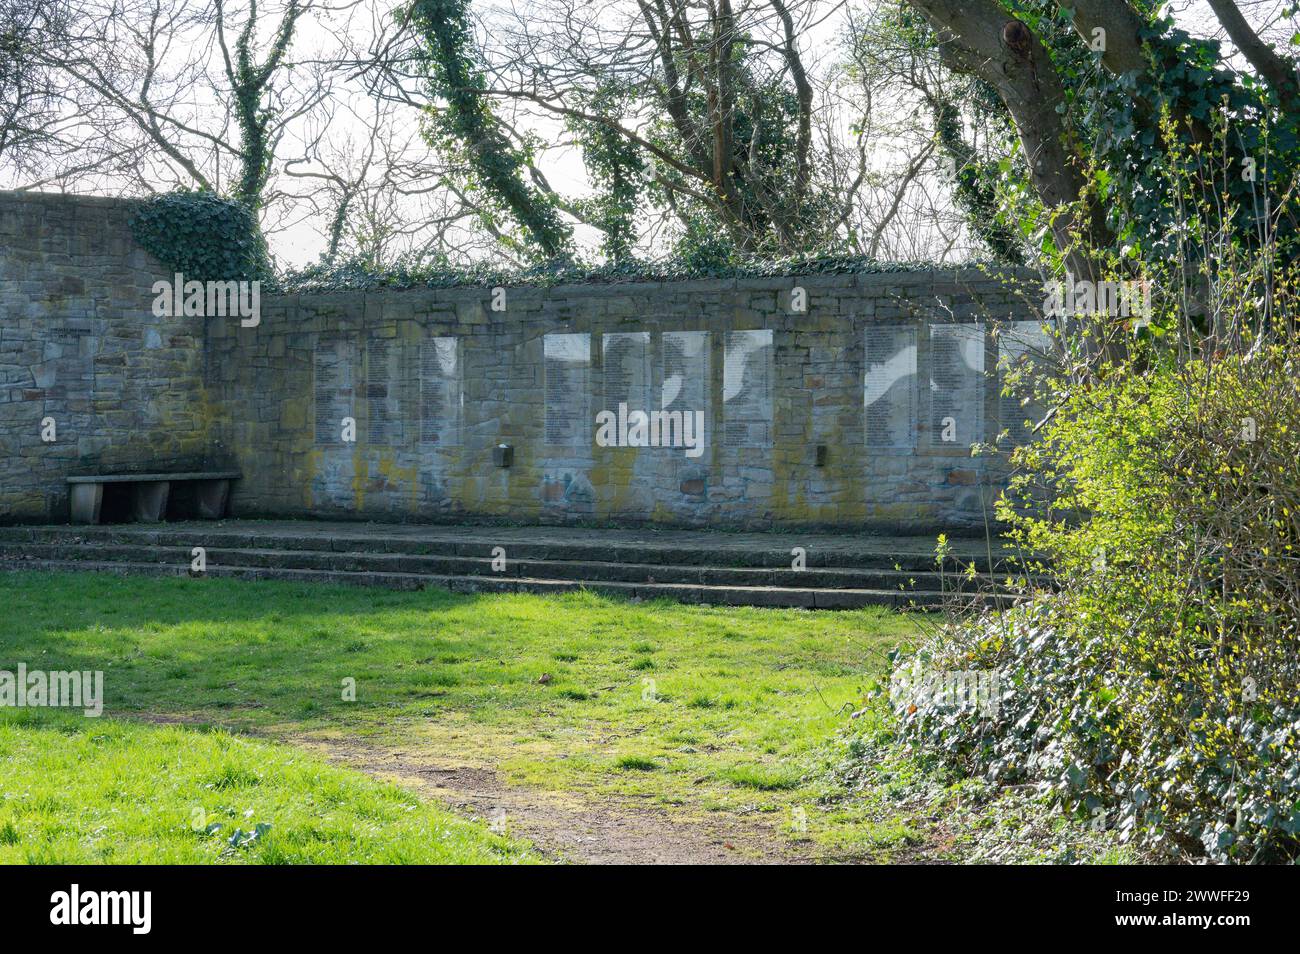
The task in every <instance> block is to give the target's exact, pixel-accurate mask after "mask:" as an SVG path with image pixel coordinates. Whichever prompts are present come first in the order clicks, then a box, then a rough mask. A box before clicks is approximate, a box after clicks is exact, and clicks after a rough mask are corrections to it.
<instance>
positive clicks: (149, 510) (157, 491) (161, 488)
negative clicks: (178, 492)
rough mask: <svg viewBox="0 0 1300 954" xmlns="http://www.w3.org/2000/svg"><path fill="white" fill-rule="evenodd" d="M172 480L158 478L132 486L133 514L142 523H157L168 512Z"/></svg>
mask: <svg viewBox="0 0 1300 954" xmlns="http://www.w3.org/2000/svg"><path fill="white" fill-rule="evenodd" d="M171 487H172V485H171V481H167V480H158V481H147V482H145V483H139V484H133V485H132V486H131V516H132V517H134V518H135V519H136V520H139V521H141V522H142V523H157V522H159V521H160V520H162V518H163V516H164V515H165V514H166V513H167V495H168V494H169V493H170V492H171Z"/></svg>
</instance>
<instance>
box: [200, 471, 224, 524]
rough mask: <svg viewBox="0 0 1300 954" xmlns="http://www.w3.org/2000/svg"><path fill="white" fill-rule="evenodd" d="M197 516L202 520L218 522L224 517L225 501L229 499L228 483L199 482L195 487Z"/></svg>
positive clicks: (214, 481) (219, 481) (222, 481)
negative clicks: (197, 506)
mask: <svg viewBox="0 0 1300 954" xmlns="http://www.w3.org/2000/svg"><path fill="white" fill-rule="evenodd" d="M195 497H196V498H197V501H198V505H199V516H200V517H201V518H202V519H204V520H220V519H221V518H222V517H224V516H225V515H226V501H227V500H229V499H230V481H228V480H200V481H198V485H197V486H196V487H195Z"/></svg>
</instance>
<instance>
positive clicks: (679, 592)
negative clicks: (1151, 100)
mask: <svg viewBox="0 0 1300 954" xmlns="http://www.w3.org/2000/svg"><path fill="white" fill-rule="evenodd" d="M0 570H46V571H66V570H75V571H91V572H99V573H113V574H120V575H125V574H149V575H154V576H187V575H189V565H188V563H186V564H184V565H176V564H168V563H139V562H129V561H116V560H54V559H48V560H46V559H29V560H21V559H6V558H0ZM207 575H208V576H212V577H232V578H236V579H245V580H286V581H293V582H302V583H336V584H349V585H363V586H380V587H386V588H390V589H402V590H418V589H423V588H425V587H429V586H436V587H441V588H444V589H447V590H451V591H453V592H458V593H556V592H572V591H578V590H589V591H592V592H596V593H602V594H609V595H614V596H621V597H624V598H630V599H641V600H651V599H669V600H675V601H677V602H681V603H705V604H711V605H724V606H764V607H774V608H775V607H787V608H790V607H793V608H803V609H859V608H863V607H868V606H889V607H895V608H900V609H907V608H916V609H921V608H929V607H936V606H939V605H941V604H942V603H943V602H944V601H945V600H946V599H951V598H952V597H951V596H945V594H943V593H938V592H931V591H922V592H908V593H900V592H896V591H893V590H872V589H809V588H796V587H778V586H708V585H694V584H687V583H658V582H656V583H628V582H616V581H599V582H590V583H585V582H580V581H576V580H547V579H534V578H530V577H514V578H507V579H501V578H498V577H487V576H441V575H434V574H421V573H374V572H353V571H346V570H311V569H288V568H284V567H248V566H209V568H208V573H207ZM960 598H961V599H968V597H960ZM970 598H973V599H979V597H970Z"/></svg>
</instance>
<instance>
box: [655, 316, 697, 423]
mask: <svg viewBox="0 0 1300 954" xmlns="http://www.w3.org/2000/svg"><path fill="white" fill-rule="evenodd" d="M660 359H661V360H662V362H663V385H662V387H661V390H660V393H659V406H660V407H661V408H663V409H664V410H665V411H682V412H686V411H703V412H704V417H705V419H706V420H707V419H708V416H709V413H708V412H709V333H708V332H707V331H666V332H664V336H663V353H662V354H661V355H660Z"/></svg>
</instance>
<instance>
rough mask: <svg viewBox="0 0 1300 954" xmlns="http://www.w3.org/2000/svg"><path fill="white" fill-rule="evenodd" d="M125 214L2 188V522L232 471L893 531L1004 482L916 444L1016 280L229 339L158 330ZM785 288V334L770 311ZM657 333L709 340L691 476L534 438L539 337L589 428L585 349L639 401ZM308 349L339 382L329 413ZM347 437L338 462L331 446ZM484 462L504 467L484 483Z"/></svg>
mask: <svg viewBox="0 0 1300 954" xmlns="http://www.w3.org/2000/svg"><path fill="white" fill-rule="evenodd" d="M131 210H132V203H131V202H130V201H128V200H115V199H105V198H92V197H73V196H63V195H45V194H28V193H0V522H20V521H22V522H25V521H61V520H65V519H66V518H67V509H68V499H67V487H66V484H65V478H66V477H68V476H70V475H82V474H95V473H130V472H155V471H159V470H202V469H236V470H239V471H241V472H242V474H243V478H242V479H241V480H239V481H238V482H236V484H235V485H234V486H233V488H232V495H231V502H230V508H231V512H232V514H234V515H236V516H281V517H304V516H316V517H329V518H334V519H337V518H345V517H351V518H357V519H369V520H389V521H451V520H458V519H467V518H474V519H490V520H500V521H517V522H553V523H572V522H584V523H591V524H596V525H602V524H662V525H670V526H680V527H692V526H718V527H749V528H764V527H808V528H839V529H868V530H875V531H888V532H907V533H912V532H931V531H934V530H949V531H953V530H961V529H971V528H975V527H979V526H982V525H983V524H984V521H985V517H986V512H987V511H988V510H989V509H990V507H991V502H992V498H993V496H994V495H995V494H996V493H997V491H998V489H999V488H1000V487H1001V486H1002V485H1003V483H1004V481H1005V476H1006V474H1005V465H1004V464H1003V463H1002V462H1001V460H1000V458H999V457H997V456H974V457H973V456H972V455H971V453H970V451H969V447H968V444H962V445H960V446H952V447H947V446H935V442H934V441H933V440H932V439H931V438H932V434H931V430H930V428H931V413H930V410H931V408H930V401H931V399H932V398H931V394H930V365H929V362H930V357H931V352H930V347H929V334H928V332H927V329H928V327H929V325H930V324H937V323H951V322H954V321H956V322H976V321H978V322H984V323H985V328H986V329H988V328H990V324H989V323H993V322H1001V321H1005V320H1010V319H1023V318H1028V317H1030V309H1031V306H1030V304H1029V303H1028V302H1029V301H1030V299H1031V296H1026V295H1025V294H1024V287H1025V286H1024V285H1023V284H1021V285H1019V286H1018V287H1013V286H1012V284H1011V283H1009V282H1008V281H1007V280H1004V279H998V278H994V277H991V276H989V275H987V274H984V273H983V272H980V271H978V270H974V269H957V270H954V269H944V270H929V271H904V272H889V273H879V274H842V275H803V276H798V275H793V276H788V277H780V278H741V279H711V280H697V281H682V282H673V283H657V282H627V283H618V284H579V285H562V286H554V287H529V286H510V287H507V288H506V289H505V291H504V310H494V308H493V290H492V289H490V288H485V287H460V288H440V289H432V288H418V289H410V290H375V291H343V292H328V293H326V292H311V293H297V294H271V293H266V294H263V296H262V301H261V320H260V323H259V324H258V325H257V326H256V327H243V326H241V324H240V321H239V319H238V317H214V316H208V317H203V316H190V317H174V318H172V317H163V318H157V317H154V315H153V314H152V311H151V305H152V302H153V298H154V294H153V292H152V290H151V288H152V285H153V283H154V282H155V281H158V280H159V279H170V278H171V276H170V275H169V274H167V269H166V268H164V267H163V266H162V265H161V264H160V263H159V262H157V261H156V260H154V259H153V258H152V257H151V256H149V255H148V254H147V253H146V252H144V251H143V250H142V249H140V248H139V247H138V246H136V244H135V243H134V240H133V239H132V236H131V232H130V228H129V225H128V222H129V218H130V215H131ZM1026 280H1027V279H1026V276H1019V277H1018V279H1017V281H1018V282H1024V281H1026ZM796 287H800V288H802V289H804V290H805V292H806V296H807V310H806V312H805V313H794V312H792V310H791V307H790V305H791V293H792V290H793V289H795V288H796ZM909 322H911V323H916V327H917V329H918V331H917V341H918V343H919V346H918V348H917V352H916V365H917V376H916V381H917V386H916V388H915V392H914V395H915V408H914V414H915V422H916V423H915V426H916V438H915V442H914V444H913V446H911V447H910V448H897V449H878V448H874V447H868V445H867V441H866V438H865V419H864V406H863V381H864V378H863V375H864V344H863V341H864V334H865V332H866V331H867V330H869V329H870V328H872V327H873V325H874V324H876V323H889V324H892V325H898V324H907V323H909ZM750 329H762V330H770V331H771V333H772V378H771V392H770V393H771V404H770V406H771V421H770V428H769V431H768V434H769V436H768V439H767V440H765V441H759V442H755V443H752V444H749V445H745V446H729V445H728V444H727V443H726V442H725V441H723V440H722V439H721V435H723V434H724V432H725V430H726V428H725V425H726V420H725V413H726V411H725V408H724V400H723V391H724V380H723V378H724V363H725V362H724V348H725V340H726V335H727V333H728V332H734V331H744V330H750ZM673 331H694V332H708V339H707V341H708V343H707V348H708V360H707V363H706V364H705V366H706V367H707V368H708V380H707V382H706V384H705V386H704V389H703V393H704V394H705V395H706V400H705V401H704V404H705V407H704V408H702V410H703V411H704V412H705V414H706V433H707V435H708V437H709V439H708V440H707V442H706V444H705V447H704V451H703V454H702V455H700V456H698V457H693V458H692V457H688V456H686V455H685V454H684V453H683V451H682V449H680V448H671V447H601V446H597V444H596V441H595V439H594V438H595V433H596V428H595V425H594V422H592V421H588V426H586V427H585V430H584V431H583V433H585V434H586V437H585V438H584V439H583V440H581V441H579V442H577V443H573V444H569V445H566V446H553V445H551V444H548V443H547V436H546V428H545V423H546V398H547V393H546V375H547V370H546V365H545V361H544V358H543V355H544V336H545V335H549V334H587V335H590V367H589V372H588V377H587V380H588V382H589V387H590V391H591V393H590V394H589V395H587V397H588V401H587V404H586V407H587V408H589V410H590V413H591V414H592V415H594V413H595V411H596V410H599V409H601V408H602V407H603V406H604V405H603V403H602V371H603V368H602V347H601V342H602V336H603V335H607V334H614V333H620V332H648V333H649V344H648V366H649V369H650V380H649V382H648V384H649V387H648V390H647V391H646V392H645V393H648V394H651V395H654V396H655V400H658V396H659V395H660V393H661V387H662V386H663V371H662V356H663V350H662V349H663V341H664V338H663V335H664V333H665V332H673ZM985 337H986V345H985V347H986V355H987V358H986V362H985V363H986V367H987V368H989V369H992V368H994V367H995V366H996V346H995V344H994V339H993V337H992V335H991V334H987V333H986V336H985ZM432 338H447V339H454V340H455V341H456V342H457V345H456V354H457V368H458V378H457V380H458V384H459V388H460V392H461V393H460V394H459V395H456V394H453V395H452V397H451V401H452V402H455V401H460V402H461V407H460V410H459V412H458V415H457V417H458V423H457V424H456V425H455V426H451V425H447V427H445V428H444V430H443V431H442V432H441V433H439V434H438V435H437V437H436V439H433V438H431V435H430V428H429V427H426V426H423V425H424V423H425V422H424V421H423V416H424V415H427V414H428V413H429V411H428V408H429V407H430V404H429V401H428V397H427V393H426V390H425V389H422V378H421V373H422V372H421V363H420V362H421V355H423V354H425V352H426V351H427V348H426V347H425V343H426V342H428V341H429V340H430V339H432ZM322 353H328V354H330V355H333V356H336V358H337V365H338V366H339V367H342V368H343V370H342V372H338V369H337V368H336V373H341V374H342V376H341V378H338V379H337V380H335V379H333V378H332V379H331V382H332V383H334V384H338V385H339V387H337V388H336V389H335V390H333V391H331V392H330V399H329V400H325V401H322V400H321V399H320V397H319V393H318V392H319V391H320V389H321V386H322V382H321V381H319V380H318V377H319V376H320V375H321V374H322V373H323V372H322V371H321V370H320V368H321V361H320V355H321V354H322ZM981 391H982V396H981V397H979V398H978V399H977V400H979V401H981V402H982V404H983V409H982V410H983V414H982V420H983V428H984V432H983V434H982V435H979V437H982V438H983V439H984V440H992V439H993V438H994V437H995V435H996V434H997V433H998V431H999V429H1000V428H1001V427H1005V426H1006V422H1000V421H999V407H1000V402H999V397H998V392H999V386H998V382H997V380H996V377H995V376H992V375H990V376H989V377H988V378H987V379H986V381H985V383H984V384H983V385H982V387H981ZM569 397H574V396H573V395H569ZM446 404H447V401H446V400H444V401H443V402H442V404H441V405H439V406H440V407H444V409H445V405H446ZM651 409H652V408H647V409H646V410H651ZM344 416H346V417H351V418H353V419H354V420H355V422H356V440H355V442H351V443H347V442H343V441H342V440H334V439H333V438H332V434H333V432H334V430H335V429H336V428H339V427H341V420H335V419H334V418H335V417H339V418H340V419H341V417H344ZM50 418H52V419H53V421H54V424H55V427H56V428H57V437H56V439H55V440H54V441H52V442H48V441H46V440H43V438H42V430H43V425H42V422H43V421H48V419H50ZM498 444H507V445H510V446H511V447H512V448H513V455H512V458H513V459H512V462H511V466H509V467H501V466H497V465H496V464H495V463H494V455H493V448H494V447H496V446H497V445H498ZM819 445H820V446H823V447H825V451H824V452H823V466H817V457H818V454H817V448H818V446H819Z"/></svg>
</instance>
